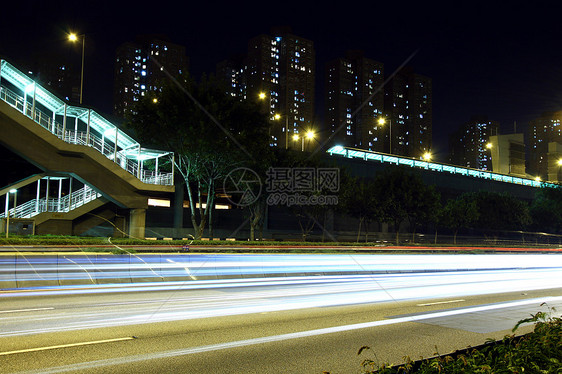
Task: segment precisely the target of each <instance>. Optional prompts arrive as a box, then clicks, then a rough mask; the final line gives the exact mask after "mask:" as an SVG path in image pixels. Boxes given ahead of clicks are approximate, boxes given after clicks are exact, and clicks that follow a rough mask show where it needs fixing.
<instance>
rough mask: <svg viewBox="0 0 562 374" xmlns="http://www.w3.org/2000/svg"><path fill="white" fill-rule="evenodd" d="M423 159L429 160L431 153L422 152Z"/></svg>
mask: <svg viewBox="0 0 562 374" xmlns="http://www.w3.org/2000/svg"><path fill="white" fill-rule="evenodd" d="M423 159H424V160H425V161H430V160H431V153H429V152H425V153H424V154H423Z"/></svg>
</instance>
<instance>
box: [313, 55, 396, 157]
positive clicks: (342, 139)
mask: <svg viewBox="0 0 562 374" xmlns="http://www.w3.org/2000/svg"><path fill="white" fill-rule="evenodd" d="M383 82H384V64H383V63H381V62H378V61H375V60H372V59H369V58H366V57H364V55H363V53H362V52H361V51H348V52H347V53H346V56H345V58H338V59H335V60H333V61H330V62H328V63H327V65H326V75H325V105H326V107H325V114H324V120H325V126H326V128H328V129H329V130H330V133H331V134H332V139H333V141H331V142H330V143H331V144H338V145H342V146H349V147H355V148H360V149H366V150H372V151H379V152H384V150H385V148H384V146H385V141H384V134H385V132H384V128H383V127H382V126H381V125H379V124H378V122H377V119H378V118H379V117H380V116H381V115H382V114H383V100H384V91H383Z"/></svg>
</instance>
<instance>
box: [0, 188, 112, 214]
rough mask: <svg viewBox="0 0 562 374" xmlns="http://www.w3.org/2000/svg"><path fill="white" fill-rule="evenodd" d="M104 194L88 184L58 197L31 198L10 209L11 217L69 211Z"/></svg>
mask: <svg viewBox="0 0 562 374" xmlns="http://www.w3.org/2000/svg"><path fill="white" fill-rule="evenodd" d="M101 196H102V195H101V194H100V193H98V192H96V191H95V190H93V189H91V188H90V187H88V186H87V185H86V186H84V187H83V188H81V189H80V190H77V191H74V192H72V194H69V195H66V196H63V197H61V198H60V199H56V198H49V199H46V198H41V199H34V200H30V201H28V202H26V203H24V204H21V205H18V206H16V207H15V208H11V209H9V210H8V215H9V216H10V218H32V217H34V216H36V215H38V214H40V213H45V212H65V213H66V212H69V211H71V210H73V209H76V208H79V207H81V206H82V205H84V204H87V203H89V202H90V201H93V200H95V199H97V198H99V197H101ZM0 218H6V212H4V213H1V214H0Z"/></svg>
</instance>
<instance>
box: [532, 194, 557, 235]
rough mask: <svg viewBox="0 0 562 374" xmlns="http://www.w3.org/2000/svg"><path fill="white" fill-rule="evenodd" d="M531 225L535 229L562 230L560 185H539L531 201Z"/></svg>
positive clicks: (554, 231) (555, 231)
mask: <svg viewBox="0 0 562 374" xmlns="http://www.w3.org/2000/svg"><path fill="white" fill-rule="evenodd" d="M530 213H531V217H532V226H533V228H535V229H536V230H541V231H543V232H544V231H550V232H553V233H559V232H560V231H562V187H560V186H556V187H541V188H540V189H538V190H537V192H536V194H535V198H534V200H533V202H532V203H531V207H530Z"/></svg>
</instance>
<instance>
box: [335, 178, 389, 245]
mask: <svg viewBox="0 0 562 374" xmlns="http://www.w3.org/2000/svg"><path fill="white" fill-rule="evenodd" d="M338 206H339V207H340V210H342V211H343V212H344V213H347V214H348V215H349V216H351V217H353V218H357V219H358V220H359V227H358V229H357V242H359V238H360V235H361V226H363V225H364V226H365V241H367V237H368V233H369V229H368V227H369V226H368V225H369V223H370V222H371V221H373V220H376V219H378V218H379V217H380V216H381V211H380V206H379V204H378V201H377V189H376V184H375V182H374V181H373V180H363V179H359V178H354V177H348V178H346V180H345V183H344V184H343V186H342V189H341V193H340V199H339V201H338Z"/></svg>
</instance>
